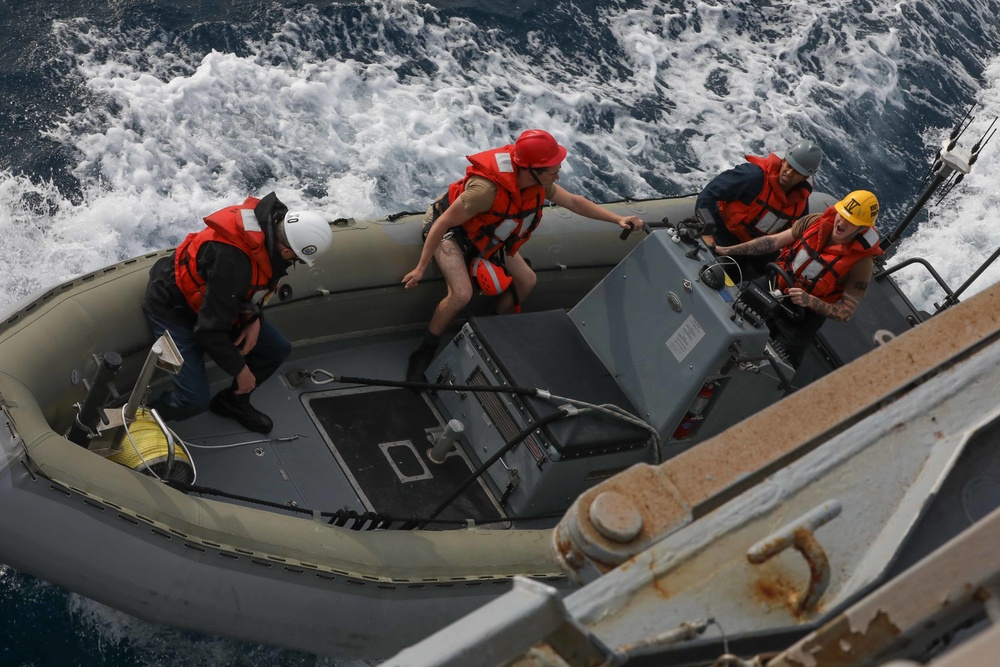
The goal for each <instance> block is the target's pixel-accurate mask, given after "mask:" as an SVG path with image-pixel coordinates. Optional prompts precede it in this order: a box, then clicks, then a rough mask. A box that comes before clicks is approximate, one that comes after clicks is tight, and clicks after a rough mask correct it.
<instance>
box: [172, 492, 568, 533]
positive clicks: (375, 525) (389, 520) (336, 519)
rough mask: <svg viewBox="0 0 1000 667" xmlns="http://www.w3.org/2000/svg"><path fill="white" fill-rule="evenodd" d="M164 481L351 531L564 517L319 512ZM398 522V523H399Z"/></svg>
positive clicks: (550, 515) (208, 494)
mask: <svg viewBox="0 0 1000 667" xmlns="http://www.w3.org/2000/svg"><path fill="white" fill-rule="evenodd" d="M163 483H164V484H166V485H167V486H169V487H171V488H173V489H176V490H177V491H180V492H181V493H196V494H199V495H204V496H217V497H219V498H226V499H228V500H239V501H241V502H245V503H252V504H255V505H261V506H263V507H272V508H274V509H279V510H285V511H287V512H294V513H296V514H308V515H311V516H317V515H318V516H321V517H323V518H324V519H328V521H327V522H326V523H328V524H330V525H332V526H337V527H339V528H348V529H349V530H358V531H360V530H376V529H379V530H413V529H414V528H418V527H423V526H426V525H427V524H440V525H453V526H464V525H467V524H468V523H469V522H470V521H471V522H472V523H473V524H475V525H482V524H489V523H506V522H512V521H533V520H541V519H554V518H558V517H560V516H562V513H553V514H540V515H538V516H526V517H516V516H514V517H496V518H491V519H435V518H430V519H424V518H421V517H418V516H410V517H405V518H404V517H393V516H389V515H387V514H381V513H379V512H368V511H366V512H357V511H355V510H348V509H342V510H337V511H336V512H316V511H314V510H311V509H308V508H306V507H297V506H294V505H286V504H284V503H276V502H274V501H271V500H263V499H261V498H251V497H250V496H243V495H240V494H238V493H229V492H228V491H223V490H222V489H215V488H212V487H210V486H199V485H196V484H184V483H182V482H176V481H174V480H163ZM397 524H398V525H397Z"/></svg>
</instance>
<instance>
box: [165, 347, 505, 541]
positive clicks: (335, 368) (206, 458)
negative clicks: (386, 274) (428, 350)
mask: <svg viewBox="0 0 1000 667" xmlns="http://www.w3.org/2000/svg"><path fill="white" fill-rule="evenodd" d="M418 343H419V337H418V336H415V335H412V334H391V335H384V336H376V337H366V338H363V339H354V340H347V341H336V342H328V343H322V344H319V345H316V346H313V347H309V348H296V349H295V350H293V353H292V355H291V357H290V358H289V359H288V361H286V363H285V364H284V366H282V368H281V369H280V371H279V373H278V374H276V376H275V377H272V378H271V379H269V380H268V381H267V382H265V383H263V384H262V385H261V386H260V387H259V388H258V389H257V390H256V391H255V392H254V395H253V403H254V405H255V406H257V407H258V409H261V410H263V411H264V412H266V413H267V414H268V415H269V416H271V418H272V419H273V420H274V425H275V426H274V430H273V431H272V432H271V433H270V434H269V435H267V436H264V435H260V434H255V433H248V432H246V431H243V430H242V429H241V428H240V426H239V425H238V424H236V423H235V422H233V421H231V420H227V419H223V418H220V417H217V416H216V415H214V414H211V413H206V414H202V415H199V416H197V417H194V418H192V419H190V420H187V421H184V422H177V423H172V424H171V427H172V428H174V430H175V431H176V432H177V434H178V435H179V436H180V437H181V439H183V440H184V442H185V443H186V444H188V445H189V447H190V449H191V455H192V457H193V458H194V463H195V466H196V468H197V471H198V477H197V480H196V482H195V483H196V484H197V485H198V486H204V487H211V488H213V489H218V490H220V491H224V492H226V493H227V494H233V495H236V496H246V497H248V498H254V499H259V500H264V501H268V502H270V503H277V504H279V505H286V506H291V507H298V508H308V509H311V510H314V511H324V512H335V511H338V510H354V511H356V512H358V513H359V514H361V513H363V512H376V513H378V514H380V515H384V516H388V517H392V518H394V519H409V518H411V517H416V518H427V517H429V516H430V515H431V514H432V512H433V511H434V510H435V509H436V508H437V507H438V506H439V505H440V504H441V503H442V501H444V500H445V499H447V498H448V497H449V496H450V495H451V493H452V491H453V490H454V489H455V488H457V487H458V486H459V485H460V484H461V483H462V482H464V481H465V480H466V479H467V478H468V477H469V476H470V475H471V474H472V472H473V471H474V468H475V466H474V465H473V464H472V462H470V461H469V460H468V458H467V457H466V456H465V454H464V452H462V451H461V450H459V449H456V450H453V451H452V452H451V453H450V454H449V455H448V456H447V457H446V459H445V462H444V463H443V464H440V465H439V464H435V463H433V462H431V461H430V460H429V459H428V456H427V452H428V449H429V448H430V440H429V436H433V435H434V433H435V432H440V431H441V429H442V428H443V420H442V419H441V416H440V414H439V413H438V412H437V410H436V409H435V408H434V406H433V405H432V403H431V401H430V398H429V396H428V395H427V394H426V393H417V392H414V391H411V390H409V389H399V388H385V387H372V386H348V385H344V384H338V383H330V384H325V385H317V384H315V383H313V382H312V381H310V380H308V379H306V380H304V381H301V382H294V381H290V380H289V378H290V377H291V378H295V375H296V371H299V370H304V371H307V372H312V371H315V370H320V369H322V370H325V371H328V372H330V373H333V374H336V375H346V376H352V377H366V378H375V379H386V380H402V379H403V376H404V375H405V368H406V362H407V358H408V356H409V354H410V352H412V350H413V349H415V347H416V346H417V345H418ZM223 386H225V381H224V380H222V381H221V382H220V386H219V387H218V389H221V388H222V387H223ZM233 502H238V503H245V501H240V500H233ZM245 504H253V503H245ZM254 505H255V504H254ZM255 506H256V505H255ZM272 509H273V510H274V511H278V512H280V511H281V510H280V509H278V508H272ZM304 516H306V515H304ZM438 518H439V519H442V520H451V521H462V522H464V521H465V520H466V519H476V520H478V521H484V520H485V521H488V520H493V519H497V520H502V518H503V514H502V512H501V511H500V508H499V505H498V504H497V502H496V500H495V498H494V496H493V495H492V494H491V493H490V492H489V490H488V489H487V488H486V486H485V485H484V484H482V483H481V482H477V483H475V484H472V485H471V486H470V487H469V489H468V490H467V491H466V492H465V493H463V494H462V496H460V497H459V498H458V499H456V501H455V502H454V503H452V504H451V505H450V506H448V507H447V508H446V509H445V510H444V511H442V512H441V514H440V515H439V517H438ZM450 525H451V526H452V527H454V526H455V524H450ZM428 527H434V524H432V525H430V526H428ZM440 527H448V525H441V526H440Z"/></svg>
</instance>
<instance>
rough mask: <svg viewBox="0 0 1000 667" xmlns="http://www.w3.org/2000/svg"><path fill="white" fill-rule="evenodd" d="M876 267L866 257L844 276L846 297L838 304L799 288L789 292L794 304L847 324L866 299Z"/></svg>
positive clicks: (841, 298) (838, 301)
mask: <svg viewBox="0 0 1000 667" xmlns="http://www.w3.org/2000/svg"><path fill="white" fill-rule="evenodd" d="M874 270H875V265H874V263H873V262H872V260H871V258H870V257H864V258H862V259H860V260H858V262H857V263H856V264H855V265H854V266H852V267H851V269H850V271H848V272H847V275H846V276H844V283H843V284H844V295H843V296H842V297H840V299H838V300H837V301H836V303H827V302H826V301H822V300H820V299H818V298H816V297H814V296H813V295H811V294H809V293H808V292H805V291H803V290H801V289H799V288H797V287H793V288H791V289H789V290H788V296H790V297H791V299H792V303H795V304H798V305H800V306H803V307H805V308H808V309H809V310H811V311H813V312H814V313H819V314H820V315H823V316H824V317H829V318H830V319H831V320H836V321H837V322H847V321H848V320H849V319H851V317H852V316H853V315H854V310H855V309H856V308H857V307H858V304H859V303H861V299H863V298H865V293H866V292H867V291H868V283H869V281H871V278H872V273H873V272H874Z"/></svg>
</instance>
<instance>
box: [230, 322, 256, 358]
mask: <svg viewBox="0 0 1000 667" xmlns="http://www.w3.org/2000/svg"><path fill="white" fill-rule="evenodd" d="M259 336H260V318H256V319H254V321H253V322H251V323H250V324H248V325H246V326H245V327H243V330H242V331H240V335H239V336H237V337H236V347H238V348H240V354H242V355H243V356H246V355H248V354H250V350H252V349H253V348H254V346H255V345H257V338H258V337H259Z"/></svg>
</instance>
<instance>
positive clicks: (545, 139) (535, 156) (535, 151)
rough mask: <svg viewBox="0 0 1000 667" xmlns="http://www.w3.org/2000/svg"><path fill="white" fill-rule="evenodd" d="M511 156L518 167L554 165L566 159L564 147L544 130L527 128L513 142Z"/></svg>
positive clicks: (533, 167)
mask: <svg viewBox="0 0 1000 667" xmlns="http://www.w3.org/2000/svg"><path fill="white" fill-rule="evenodd" d="M513 158H514V164H516V165H517V166H518V167H528V168H532V169H542V168H545V167H554V166H556V165H557V164H559V163H560V162H562V161H563V160H565V159H566V149H565V148H563V147H562V146H560V145H559V143H558V142H557V141H556V138H555V137H553V136H552V135H551V134H549V133H548V132H546V131H545V130H527V131H525V132H522V133H521V136H519V137H518V138H517V141H515V142H514V154H513Z"/></svg>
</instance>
